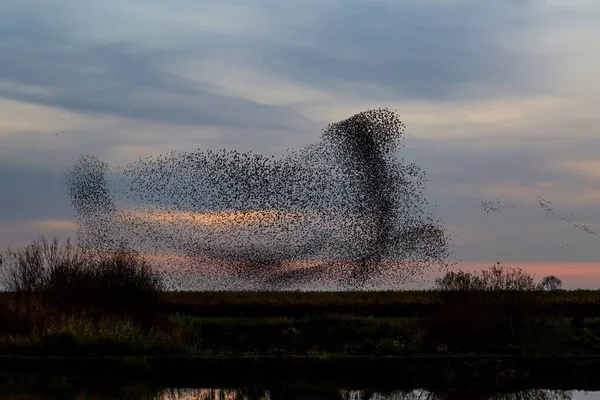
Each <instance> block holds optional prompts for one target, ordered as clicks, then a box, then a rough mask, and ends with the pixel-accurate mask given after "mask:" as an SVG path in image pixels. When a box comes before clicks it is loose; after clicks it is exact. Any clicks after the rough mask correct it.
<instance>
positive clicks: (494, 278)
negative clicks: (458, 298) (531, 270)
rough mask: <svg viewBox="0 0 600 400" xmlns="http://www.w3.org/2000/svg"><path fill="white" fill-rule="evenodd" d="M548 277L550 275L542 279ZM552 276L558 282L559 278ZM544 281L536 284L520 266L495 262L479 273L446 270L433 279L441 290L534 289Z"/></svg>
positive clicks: (539, 286) (552, 281)
mask: <svg viewBox="0 0 600 400" xmlns="http://www.w3.org/2000/svg"><path fill="white" fill-rule="evenodd" d="M548 278H550V277H546V278H544V280H546V279H548ZM553 278H555V279H556V280H557V281H558V282H560V279H558V278H556V277H553ZM544 282H545V281H542V284H536V283H535V280H534V277H533V276H532V275H530V274H528V273H527V272H525V271H523V270H522V269H521V268H507V267H505V266H501V265H500V263H496V264H494V265H493V266H492V267H491V268H490V269H488V270H482V271H481V272H480V273H476V272H464V271H458V272H454V271H450V272H447V273H446V274H445V275H444V276H443V277H442V278H438V279H436V280H435V287H436V289H437V290H441V291H482V290H485V291H503V290H509V291H535V290H539V289H540V288H542V286H541V285H543V284H544ZM551 283H552V284H556V281H554V280H550V281H549V283H548V284H551Z"/></svg>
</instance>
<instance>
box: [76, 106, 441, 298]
mask: <svg viewBox="0 0 600 400" xmlns="http://www.w3.org/2000/svg"><path fill="white" fill-rule="evenodd" d="M404 128H405V127H404V124H403V123H402V122H401V120H400V119H399V117H398V115H397V114H396V113H395V112H392V111H390V110H388V109H377V110H370V111H364V112H361V113H359V114H356V115H354V116H352V117H350V118H348V119H346V120H344V121H341V122H338V123H333V124H330V125H329V126H328V127H327V128H326V129H325V130H324V131H323V132H322V135H321V137H320V140H319V141H318V142H316V143H312V144H309V145H307V146H305V147H303V148H301V149H298V150H288V151H287V152H286V153H285V155H284V156H281V157H275V156H266V155H261V154H253V153H242V152H239V151H236V150H220V151H212V150H206V151H203V150H198V151H194V152H171V153H169V154H166V155H162V156H159V157H148V158H143V159H139V160H137V161H135V162H133V163H131V164H129V165H127V166H126V167H125V168H124V170H123V171H122V172H121V173H120V180H119V182H118V183H117V184H115V185H114V187H112V188H110V189H109V186H110V185H109V182H108V179H107V173H108V171H109V168H108V165H107V164H106V163H104V162H102V161H100V160H98V159H96V158H94V157H91V156H82V157H80V158H79V160H78V161H77V162H76V163H75V164H74V165H73V166H72V167H71V168H70V169H69V170H68V172H67V174H66V183H67V188H68V191H69V195H70V198H71V202H72V205H73V207H74V210H75V212H76V216H77V222H78V227H79V229H78V243H79V246H81V247H82V248H83V249H86V250H90V251H111V250H114V249H117V248H122V247H126V248H128V249H133V250H136V251H139V252H142V253H144V254H147V255H149V257H150V258H152V259H154V260H156V262H157V263H158V264H160V263H161V262H162V263H163V264H165V265H168V266H169V271H170V274H169V276H170V277H171V284H172V286H174V287H175V288H180V289H181V288H185V287H186V285H187V284H189V281H190V280H191V279H192V277H194V278H193V279H195V280H198V279H200V280H201V281H202V282H201V286H204V287H205V288H208V289H219V288H220V287H222V285H223V279H226V278H227V279H229V282H232V279H233V281H234V282H237V285H238V286H239V289H256V288H259V289H286V288H289V289H292V288H298V287H300V286H306V285H309V286H312V287H318V286H319V285H324V284H326V282H335V283H336V284H337V285H339V286H341V287H342V288H369V287H373V285H375V286H377V285H378V284H379V283H378V282H387V283H388V284H389V283H390V282H395V283H397V284H398V285H400V284H403V283H405V282H406V281H408V280H410V279H411V278H419V277H421V276H422V275H423V273H425V272H426V271H428V270H431V268H436V267H440V268H444V267H446V266H448V265H449V263H450V261H449V260H450V259H451V255H452V252H451V250H450V244H449V237H448V234H447V231H446V230H445V229H444V228H443V227H442V225H441V223H440V222H439V220H437V219H436V218H435V217H434V215H433V214H432V212H431V210H430V207H429V204H428V203H427V201H426V199H425V198H424V195H423V189H424V185H425V183H426V180H425V176H424V173H423V171H422V170H421V169H420V168H419V167H418V166H417V165H415V164H406V163H404V162H403V160H402V159H401V158H398V156H397V155H398V150H399V147H400V146H401V143H400V141H401V139H402V137H403V134H404ZM175 264H177V268H173V265H175ZM175 271H178V272H177V273H175Z"/></svg>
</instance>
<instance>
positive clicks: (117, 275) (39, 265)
mask: <svg viewBox="0 0 600 400" xmlns="http://www.w3.org/2000/svg"><path fill="white" fill-rule="evenodd" d="M1 261H2V262H1V263H0V272H1V273H0V277H1V278H2V283H3V284H4V287H5V289H6V290H8V291H11V292H15V293H16V295H17V300H19V301H23V300H25V304H31V303H32V301H34V300H35V301H43V302H44V304H48V305H51V306H55V307H58V308H61V309H63V310H67V311H69V310H76V309H79V310H87V311H89V312H92V313H94V314H96V315H99V314H102V313H105V312H111V313H139V312H150V313H151V312H153V311H155V309H156V307H157V306H158V296H159V294H160V292H162V291H163V290H164V287H163V282H162V279H161V276H160V275H159V274H158V273H157V272H155V271H154V270H153V269H152V267H151V266H150V264H149V263H148V262H147V261H146V260H145V259H144V258H143V257H142V256H141V255H140V254H138V253H136V252H133V251H129V250H127V249H125V248H122V249H120V250H118V251H116V252H113V253H105V254H95V255H93V254H86V253H84V252H82V251H81V250H79V249H77V248H75V247H74V246H72V245H71V244H70V242H69V240H67V242H66V243H65V244H64V245H60V244H59V241H58V239H57V238H54V240H53V241H52V242H48V241H47V240H46V239H45V238H43V237H42V238H41V239H40V240H39V241H34V242H33V243H32V244H30V245H28V246H25V247H22V248H19V249H17V250H11V249H10V248H9V249H7V250H6V252H5V256H4V257H3V258H2V260H1Z"/></svg>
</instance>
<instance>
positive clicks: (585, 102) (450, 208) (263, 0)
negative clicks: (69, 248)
mask: <svg viewBox="0 0 600 400" xmlns="http://www.w3.org/2000/svg"><path fill="white" fill-rule="evenodd" d="M599 21H600V3H598V2H597V1H595V0H569V1H567V0H547V1H542V0H539V1H533V0H531V1H530V0H525V1H514V0H505V1H495V2H481V1H476V0H465V1H462V0H444V1H442V0H423V1H418V2H415V1H400V0H393V1H392V0H368V1H367V0H364V1H363V0H361V1H359V0H344V1H341V0H329V1H327V2H322V1H316V0H303V1H297V0H293V1H285V2H281V1H275V0H255V1H252V2H247V1H237V0H227V1H219V2H209V1H199V0H194V1H192V0H189V1H187V0H179V1H169V2H166V1H159V0H156V1H155V0H129V1H126V2H123V1H117V0H105V1H103V2H83V1H77V0H56V1H43V0H37V1H34V0H19V1H10V2H7V3H6V4H3V8H2V13H0V52H1V54H3V55H4V56H3V57H1V58H0V246H2V247H5V246H17V245H22V244H27V243H29V242H30V241H31V240H32V239H35V238H36V237H37V236H38V235H39V234H44V235H46V236H50V237H51V236H59V237H61V238H66V237H69V236H70V237H72V238H74V237H75V229H76V226H75V222H74V212H73V210H72V209H71V206H70V203H69V199H68V196H67V191H66V188H65V186H64V183H63V181H62V177H63V172H64V170H65V168H67V167H68V166H70V165H72V163H73V162H74V161H75V159H76V158H77V157H79V156H80V155H81V154H89V155H93V156H95V157H97V158H99V159H101V160H103V161H106V162H108V163H109V164H110V165H111V166H112V167H113V168H114V169H115V170H118V169H119V166H120V165H125V164H127V163H129V162H132V161H135V160H136V159H137V158H139V157H146V156H156V155H160V154H164V153H167V152H170V151H172V150H176V151H193V150H196V149H221V148H235V149H238V150H240V151H253V152H258V153H262V154H274V155H280V154H283V153H284V152H285V150H286V149H287V148H300V147H303V146H304V145H305V144H308V143H311V142H314V141H316V140H317V139H318V138H319V136H320V134H321V130H322V129H324V128H325V127H326V126H327V124H329V123H332V122H337V121H340V120H343V119H345V118H348V117H350V116H352V115H354V114H356V113H358V112H360V111H364V110H369V109H374V108H379V107H387V108H390V109H392V110H397V112H398V113H399V114H400V116H401V118H402V119H403V121H404V123H405V124H406V138H405V140H404V148H403V149H402V151H401V153H402V157H404V158H405V160H407V161H410V162H415V163H417V164H419V165H420V166H421V167H422V168H423V169H424V171H425V172H426V173H427V177H428V183H427V192H426V196H427V198H428V200H429V201H430V203H432V204H435V208H434V211H435V212H436V213H437V215H438V216H440V218H441V220H442V221H443V223H444V226H446V227H447V228H448V229H449V231H450V233H451V235H452V236H453V238H454V239H453V243H454V244H455V245H456V246H457V250H456V253H457V257H458V258H459V259H460V260H461V264H460V265H459V267H462V268H464V269H480V268H485V267H488V266H491V265H492V264H493V263H495V262H501V263H503V264H505V265H508V266H516V267H520V268H523V269H525V270H527V271H530V272H532V273H535V275H536V277H542V276H545V275H548V274H555V275H557V276H559V277H560V278H562V279H563V281H564V283H565V287H568V288H576V287H582V288H591V287H600V253H599V252H598V248H599V246H598V245H599V244H600V236H599V235H592V234H590V233H588V232H585V231H584V230H582V229H579V228H578V227H577V226H575V225H574V224H579V225H581V226H583V225H586V226H589V227H591V228H592V229H598V230H600V184H599V183H600V158H599V157H598V154H600V128H599V127H600V124H599V122H600V113H598V110H599V109H600V84H599V83H598V82H600V52H598V51H596V50H595V49H596V48H597V47H598V43H600V23H599ZM539 198H543V199H547V200H550V201H552V202H553V207H554V209H555V210H556V212H557V213H558V214H561V215H562V214H564V215H570V220H571V221H573V223H571V224H569V223H567V222H565V221H563V220H561V219H560V218H558V217H557V216H556V215H546V213H545V211H544V209H543V208H541V207H540V205H539ZM496 199H499V200H500V201H501V202H502V204H505V205H510V204H513V205H515V206H514V207H508V206H506V207H505V208H502V209H501V210H500V211H498V212H490V213H486V212H485V211H484V210H482V208H481V202H482V201H494V200H496Z"/></svg>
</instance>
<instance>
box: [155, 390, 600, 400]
mask: <svg viewBox="0 0 600 400" xmlns="http://www.w3.org/2000/svg"><path fill="white" fill-rule="evenodd" d="M599 395H600V392H590V393H586V392H578V391H562V390H546V389H530V390H523V391H519V392H512V393H483V392H481V391H465V390H460V391H445V392H431V391H427V390H424V389H419V390H412V391H409V392H403V391H396V392H391V393H379V392H375V391H373V392H371V391H365V390H333V389H332V390H317V389H315V390H311V389H309V388H308V389H303V390H302V391H299V390H292V389H291V388H290V390H285V391H284V390H280V389H271V390H248V389H168V390H165V391H163V392H162V393H160V394H159V395H158V396H157V400H158V399H164V400H191V399H194V400H259V399H260V400H278V399H284V398H285V399H323V400H324V399H332V400H333V399H336V400H452V399H473V400H475V399H478V400H479V399H481V400H483V399H490V400H513V399H514V400H577V399H581V398H599V397H600V396H599Z"/></svg>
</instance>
